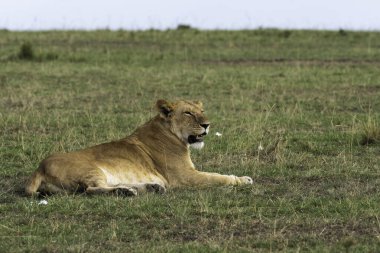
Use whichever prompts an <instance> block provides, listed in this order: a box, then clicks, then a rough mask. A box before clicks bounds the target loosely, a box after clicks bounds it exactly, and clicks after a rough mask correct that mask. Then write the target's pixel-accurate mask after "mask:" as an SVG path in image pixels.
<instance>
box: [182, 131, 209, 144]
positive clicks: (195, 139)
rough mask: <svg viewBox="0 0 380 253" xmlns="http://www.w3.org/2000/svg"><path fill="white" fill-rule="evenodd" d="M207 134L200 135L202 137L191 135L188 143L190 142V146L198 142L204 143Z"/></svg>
mask: <svg viewBox="0 0 380 253" xmlns="http://www.w3.org/2000/svg"><path fill="white" fill-rule="evenodd" d="M206 134H207V133H206V132H204V133H203V134H200V135H189V137H187V141H188V142H189V144H193V143H196V142H203V136H205V135H206Z"/></svg>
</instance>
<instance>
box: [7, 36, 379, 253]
mask: <svg viewBox="0 0 380 253" xmlns="http://www.w3.org/2000/svg"><path fill="white" fill-rule="evenodd" d="M159 98H166V99H169V100H174V99H177V98H184V99H197V100H201V101H203V102H204V104H205V109H206V113H207V115H208V117H209V118H210V120H211V122H212V126H211V134H210V135H209V136H208V137H207V138H206V145H205V148H204V149H203V150H201V151H192V156H193V161H194V163H195V164H196V166H197V167H198V168H199V169H201V170H205V171H212V172H220V173H225V174H235V175H248V176H251V177H252V178H253V180H254V184H253V186H244V187H219V188H210V189H203V190H198V189H191V188H190V189H181V190H175V191H169V192H167V194H165V195H160V196H159V195H153V194H151V195H145V196H139V197H136V198H119V197H116V196H97V197H91V196H86V195H75V196H70V195H69V196H51V197H49V198H48V199H47V201H48V204H47V205H39V204H38V202H39V200H36V199H30V198H27V197H25V196H24V195H23V193H22V189H23V185H24V183H25V180H26V179H27V177H28V176H29V175H30V174H31V172H32V171H34V170H35V169H36V168H37V166H38V163H39V161H41V160H42V159H43V158H45V157H46V156H47V155H48V154H50V153H53V152H66V151H71V150H76V149H80V148H83V147H87V146H90V145H94V144H97V143H102V142H106V141H110V140H114V139H119V138H122V137H124V136H126V135H128V134H130V133H131V132H132V131H133V130H134V129H135V128H136V127H137V126H139V125H140V124H142V123H143V122H145V121H146V120H148V119H149V118H150V117H152V116H153V115H155V114H156V112H155V110H154V103H155V101H156V100H157V99H159ZM216 132H220V133H222V136H221V137H218V136H216V135H215V133H216ZM379 141H380V33H369V32H366V33H365V32H348V31H343V30H341V31H335V32H323V31H319V32H314V31H276V30H254V31H235V32H232V31H231V32H229V31H197V30H193V29H186V30H171V31H154V30H152V31H146V32H126V31H115V32H111V31H97V32H73V31H70V32H33V33H32V32H30V33H28V32H17V33H16V32H8V31H0V188H1V191H0V252H252V251H253V252H269V251H273V252H277V251H282V252H379V251H380V212H379V210H380V144H379V143H380V142H379ZM259 147H262V148H259Z"/></svg>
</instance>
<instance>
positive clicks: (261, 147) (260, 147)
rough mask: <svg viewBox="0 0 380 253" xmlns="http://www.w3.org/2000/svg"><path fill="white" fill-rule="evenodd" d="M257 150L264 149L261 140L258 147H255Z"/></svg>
mask: <svg viewBox="0 0 380 253" xmlns="http://www.w3.org/2000/svg"><path fill="white" fill-rule="evenodd" d="M257 149H258V150H260V151H261V150H264V147H263V146H262V145H261V142H260V144H259V147H258V148H257Z"/></svg>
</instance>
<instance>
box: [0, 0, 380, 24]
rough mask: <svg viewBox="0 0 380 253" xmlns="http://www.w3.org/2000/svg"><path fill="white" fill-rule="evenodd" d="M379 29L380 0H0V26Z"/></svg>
mask: <svg viewBox="0 0 380 253" xmlns="http://www.w3.org/2000/svg"><path fill="white" fill-rule="evenodd" d="M178 24H190V25H191V26H193V27H197V28H200V29H252V28H258V27H263V28H268V27H271V28H296V29H340V28H343V29H352V30H380V0H345V1H344V0H309V1H308V0H260V1H259V0H251V1H249V0H134V1H130V0H103V1H99V0H0V29H4V28H5V29H10V30H41V29H42V30H46V29H101V28H109V29H134V30H136V29H149V28H156V29H167V28H175V27H176V26H177V25H178Z"/></svg>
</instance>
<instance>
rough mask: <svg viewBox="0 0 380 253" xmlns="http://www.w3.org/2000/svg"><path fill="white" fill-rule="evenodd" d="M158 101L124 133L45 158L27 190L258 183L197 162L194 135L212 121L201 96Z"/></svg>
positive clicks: (123, 189) (30, 192)
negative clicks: (202, 167) (152, 114)
mask: <svg viewBox="0 0 380 253" xmlns="http://www.w3.org/2000/svg"><path fill="white" fill-rule="evenodd" d="M156 106H157V109H158V111H159V114H158V115H157V116H156V117H154V118H153V119H151V120H150V121H148V122H147V123H145V124H144V125H143V126H141V127H139V128H137V129H136V130H135V132H134V133H132V134H131V135H130V136H128V137H126V138H124V139H121V140H118V141H113V142H109V143H104V144H100V145H97V146H93V147H90V148H86V149H83V150H79V151H75V152H70V153H62V154H53V155H51V156H49V157H48V158H46V159H45V160H43V161H42V162H41V164H40V166H39V168H38V169H37V171H35V172H34V174H33V175H32V176H31V178H30V180H29V182H28V183H27V186H26V187H25V191H26V193H27V194H28V195H35V194H37V193H38V192H44V193H57V192H76V191H78V190H84V191H86V192H88V193H95V194H96V193H108V192H117V193H122V194H126V195H136V194H137V193H139V192H146V191H154V192H159V193H162V192H164V191H165V190H166V188H172V187H181V186H212V185H241V184H252V179H251V178H250V177H236V176H233V175H230V176H227V175H220V174H217V173H207V172H201V171H198V170H197V169H196V168H195V167H194V164H193V163H192V161H191V158H190V151H189V146H190V143H189V142H191V141H189V140H190V139H191V138H194V137H189V136H190V135H193V136H197V137H196V138H199V140H202V138H203V136H201V135H206V134H207V132H208V131H206V129H207V130H208V124H209V122H208V120H207V118H206V116H205V115H204V113H203V109H202V103H201V102H192V101H177V102H174V103H170V102H167V101H165V100H158V101H157V103H156ZM202 125H203V126H202ZM199 140H198V139H197V141H199ZM199 143H201V142H198V144H199Z"/></svg>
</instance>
